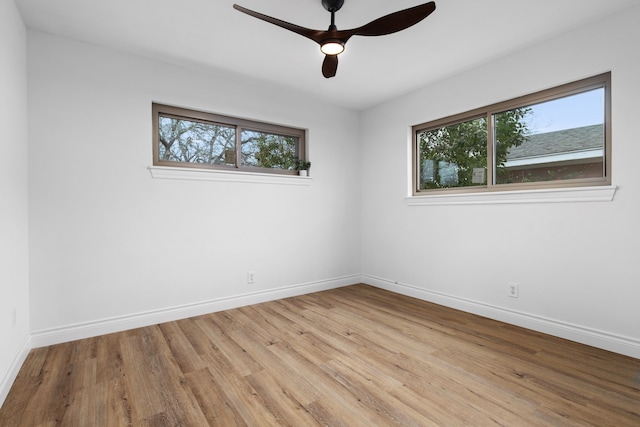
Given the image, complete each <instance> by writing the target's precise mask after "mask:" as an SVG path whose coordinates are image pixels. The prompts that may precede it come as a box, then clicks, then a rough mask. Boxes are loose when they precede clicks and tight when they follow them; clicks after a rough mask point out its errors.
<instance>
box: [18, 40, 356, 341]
mask: <svg viewBox="0 0 640 427" xmlns="http://www.w3.org/2000/svg"><path fill="white" fill-rule="evenodd" d="M28 44H29V118H30V125H29V131H30V156H29V161H30V164H29V177H30V215H31V221H30V244H31V250H30V265H31V267H30V273H31V289H32V291H31V308H32V328H33V333H34V338H33V339H34V345H36V346H37V345H45V344H49V343H52V342H58V341H62V340H66V339H72V338H77V337H82V336H89V335H93V334H96V333H102V332H106V331H111V330H118V329H121V328H124V327H131V326H139V325H141V324H145V323H151V322H156V321H160V320H166V319H169V318H172V317H173V318H177V317H185V316H187V315H192V314H194V313H196V312H198V311H200V312H205V311H211V309H214V308H224V307H231V306H234V305H238V304H244V303H249V302H255V301H258V300H261V299H270V298H276V297H279V296H282V295H287V294H295V293H303V292H309V291H313V290H316V289H320V288H327V287H332V286H338V285H342V284H346V283H351V282H353V280H355V279H354V278H356V277H357V274H358V273H359V272H360V265H359V261H360V259H359V254H360V246H359V244H360V234H359V233H360V229H359V227H357V226H354V225H355V224H356V218H357V216H358V215H359V206H360V202H359V199H358V197H357V196H356V195H357V192H358V191H357V190H358V185H359V180H358V176H359V170H358V169H357V168H353V167H352V166H353V165H354V164H357V156H358V151H357V148H358V147H357V142H358V135H357V131H358V127H357V115H356V113H354V112H351V111H347V110H343V109H340V108H335V107H331V106H329V105H326V104H322V103H319V102H317V101H316V100H314V99H308V98H307V97H305V96H304V95H303V94H300V93H294V92H290V91H288V90H286V89H283V88H279V87H273V86H269V85H266V84H264V83H262V82H256V81H250V80H243V79H242V78H241V77H239V76H232V75H229V74H223V73H220V74H218V75H216V74H215V73H214V74H211V73H209V74H204V73H200V72H198V71H195V70H186V69H182V68H178V67H176V66H173V65H170V64H165V63H161V62H156V61H152V60H147V59H144V58H141V57H136V56H132V55H128V54H123V53H118V52H115V51H112V50H107V49H103V48H100V47H97V46H94V45H89V44H84V43H80V42H75V41H72V40H69V39H63V38H58V37H54V36H50V35H46V34H43V33H39V32H29V37H28ZM152 101H156V102H161V103H166V104H171V105H178V106H185V107H189V108H193V109H200V110H203V111H211V112H214V113H220V114H226V115H232V116H239V117H246V118H250V119H255V120H260V121H266V122H273V123H278V124H283V125H288V126H294V127H301V128H305V129H308V146H309V157H310V160H311V162H312V167H311V176H312V180H311V183H310V185H308V186H296V185H279V184H265V183H240V182H210V181H184V180H165V179H153V178H152V177H151V175H150V173H149V170H148V169H147V168H148V167H149V166H150V165H151V163H152V157H151V103H152ZM249 270H252V271H255V277H256V281H255V284H253V285H249V284H247V271H249ZM287 287H293V288H291V289H288V288H287ZM283 288H287V289H284V290H283ZM247 295H249V297H247V298H244V296H247ZM194 305H195V306H194ZM167 310H168V312H167ZM162 313H164V314H166V315H163V314H162ZM167 313H168V314H167Z"/></svg>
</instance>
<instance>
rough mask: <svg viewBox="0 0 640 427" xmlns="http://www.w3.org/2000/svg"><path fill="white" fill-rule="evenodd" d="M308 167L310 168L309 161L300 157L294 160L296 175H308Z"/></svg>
mask: <svg viewBox="0 0 640 427" xmlns="http://www.w3.org/2000/svg"><path fill="white" fill-rule="evenodd" d="M309 168H311V162H308V161H306V160H301V159H298V160H296V170H297V171H298V175H300V176H308V175H309Z"/></svg>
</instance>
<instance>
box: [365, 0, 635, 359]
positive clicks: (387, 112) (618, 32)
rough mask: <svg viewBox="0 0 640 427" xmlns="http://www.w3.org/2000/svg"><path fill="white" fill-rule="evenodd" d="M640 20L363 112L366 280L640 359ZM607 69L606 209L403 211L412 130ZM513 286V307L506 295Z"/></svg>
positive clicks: (621, 18) (597, 28) (567, 39)
mask: <svg viewBox="0 0 640 427" xmlns="http://www.w3.org/2000/svg"><path fill="white" fill-rule="evenodd" d="M638 22H640V8H635V9H632V10H630V11H626V12H625V13H621V14H618V15H615V16H612V17H608V18H606V19H605V20H603V21H600V22H597V23H593V24H591V25H588V26H586V27H583V28H580V29H578V30H575V31H572V32H570V33H567V34H564V35H560V36H558V37H555V38H553V39H549V40H546V41H544V42H543V43H540V44H538V45H535V46H532V47H530V48H528V49H525V50H522V51H519V52H515V53H513V54H511V55H509V56H508V57H504V58H502V59H500V60H495V61H492V62H490V63H486V64H483V65H481V66H478V67H476V68H474V69H470V70H468V71H466V72H464V73H462V74H460V75H456V76H451V77H450V78H449V79H447V80H445V81H440V82H438V83H437V84H434V85H433V86H429V87H426V88H423V89H421V90H418V91H416V92H414V93H413V94H410V95H407V96H404V97H401V98H398V99H396V100H393V101H392V102H389V103H386V104H384V105H380V106H378V107H376V108H373V109H371V110H369V111H366V112H365V113H364V114H363V115H362V123H361V128H362V131H361V143H362V145H363V147H364V146H366V147H367V149H366V150H362V156H363V166H362V168H363V173H362V182H363V184H362V211H363V223H362V236H363V241H362V250H363V252H362V257H363V272H364V273H366V274H367V277H368V279H367V280H368V281H369V282H371V283H373V284H377V285H379V286H382V287H386V288H388V289H393V290H395V291H398V292H403V293H406V294H409V295H414V296H417V297H420V298H424V299H428V300H433V301H437V302H439V303H442V304H446V305H450V306H454V307H458V308H463V309H465V310H469V311H472V312H476V313H479V314H483V315H486V316H489V317H493V318H497V319H502V320H507V321H510V322H513V323H516V324H520V325H523V326H527V327H530V328H534V329H538V330H542V331H546V332H551V333H554V334H557V335H560V336H565V337H567V338H570V339H575V340H578V341H581V342H585V343H590V344H593V345H598V346H601V347H605V348H609V349H611V350H614V351H619V352H623V353H626V354H630V355H633V356H635V357H640V307H639V305H638V301H640V286H639V285H640V269H639V268H638V247H637V246H638V242H639V241H640V222H639V218H640V215H639V214H640V179H638V159H639V158H640V140H639V137H638V100H639V99H640V83H639V79H638V76H640V26H638V25H637V24H638ZM485 46H487V45H485ZM430 59H433V60H437V58H430ZM609 70H611V72H612V85H613V87H612V94H613V97H612V103H613V105H612V110H613V126H612V129H613V155H612V159H613V166H612V170H613V184H614V185H616V186H618V190H617V193H616V195H615V198H614V200H613V201H612V202H593V203H554V204H524V205H516V204H508V205H495V204H494V205H490V204H483V205H472V206H431V207H428V206H407V205H406V203H405V199H404V198H405V196H407V195H408V194H409V192H410V190H409V185H408V176H409V174H410V172H409V171H410V162H409V161H408V160H407V159H408V158H410V156H411V154H410V141H409V139H410V126H411V125H414V124H418V123H423V122H426V121H429V120H434V119H438V118H441V117H445V116H448V115H451V114H455V113H461V112H464V111H468V110H471V109H474V108H476V107H481V106H484V105H489V104H492V103H495V102H499V101H502V100H506V99H510V98H514V97H517V96H520V95H524V94H527V93H531V92H535V91H538V90H542V89H545V88H549V87H553V86H557V85H560V84H562V83H566V82H570V81H574V80H578V79H581V78H584V77H588V76H591V75H596V74H599V73H602V72H606V71H609ZM509 281H513V282H517V283H519V285H520V297H519V298H518V299H513V298H509V297H508V296H507V283H508V282H509ZM396 282H397V283H396Z"/></svg>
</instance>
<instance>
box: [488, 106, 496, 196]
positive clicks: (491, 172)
mask: <svg viewBox="0 0 640 427" xmlns="http://www.w3.org/2000/svg"><path fill="white" fill-rule="evenodd" d="M495 152H496V138H495V115H493V114H492V113H491V112H487V188H489V187H492V186H493V185H494V184H495V179H494V176H495V174H496V155H495Z"/></svg>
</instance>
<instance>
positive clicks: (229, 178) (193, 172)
mask: <svg viewBox="0 0 640 427" xmlns="http://www.w3.org/2000/svg"><path fill="white" fill-rule="evenodd" d="M148 169H149V172H151V177H153V178H156V179H180V180H189V181H222V182H245V183H254V184H278V185H307V186H308V185H311V177H308V176H299V175H280V174H270V173H256V172H242V171H224V170H213V169H189V168H172V167H167V166H149V168H148Z"/></svg>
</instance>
